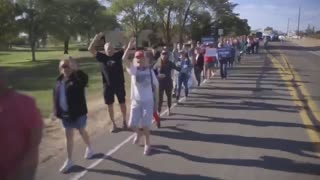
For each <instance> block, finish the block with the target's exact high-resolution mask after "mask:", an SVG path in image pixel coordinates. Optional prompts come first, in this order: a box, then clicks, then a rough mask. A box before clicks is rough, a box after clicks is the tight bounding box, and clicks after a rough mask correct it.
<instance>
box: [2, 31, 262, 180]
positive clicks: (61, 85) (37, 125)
mask: <svg viewBox="0 0 320 180" xmlns="http://www.w3.org/2000/svg"><path fill="white" fill-rule="evenodd" d="M101 39H106V38H105V37H104V34H103V33H99V34H97V35H96V36H95V37H94V38H93V40H92V42H91V44H90V46H89V48H88V50H89V52H90V53H91V54H92V55H93V56H94V57H95V59H96V60H97V61H98V62H99V64H100V68H101V75H102V83H103V98H104V101H105V104H106V105H107V109H108V113H109V117H110V120H111V122H112V128H111V132H116V131H118V130H119V129H118V127H117V125H116V122H115V117H114V107H113V105H114V102H115V96H116V97H117V100H118V103H119V104H120V109H121V112H122V120H123V121H122V128H123V129H128V128H130V129H131V130H133V131H134V133H135V138H134V140H133V144H139V143H140V140H141V138H143V137H144V150H143V153H144V154H145V155H148V154H149V153H150V150H151V140H150V128H151V126H152V124H153V121H154V122H155V123H156V126H157V127H158V128H160V127H161V120H160V117H159V114H160V113H161V112H162V105H163V100H164V94H166V97H167V107H168V115H169V116H170V115H171V106H172V98H175V99H176V102H177V103H179V101H180V99H181V96H182V94H181V92H182V90H183V89H184V96H185V97H188V95H189V91H190V90H189V89H190V87H192V86H193V85H197V86H200V84H201V82H202V81H203V80H205V79H210V78H212V77H213V76H214V75H215V73H216V70H218V69H219V68H220V75H221V78H222V79H227V69H228V68H232V67H233V65H234V63H235V61H237V62H238V63H240V62H241V56H242V54H245V53H246V54H252V53H258V51H259V40H257V39H256V38H254V37H251V36H248V37H247V36H241V37H233V38H223V39H222V38H221V39H220V40H219V41H217V42H209V43H205V42H196V43H194V42H191V43H189V44H188V43H185V44H180V43H178V44H176V45H174V46H173V47H168V46H163V47H159V46H153V47H152V48H150V49H149V48H137V47H136V46H135V45H136V42H135V39H134V38H132V39H131V40H130V42H129V43H128V45H127V46H126V47H125V48H124V49H121V50H118V51H115V48H114V47H113V45H112V43H110V42H106V43H105V44H104V48H103V49H104V50H102V51H98V50H97V48H96V47H97V45H98V43H99V41H101ZM123 65H124V67H123ZM58 68H59V71H60V74H59V76H58V77H57V79H56V84H55V87H54V91H53V103H54V115H55V116H56V117H57V118H58V119H61V122H62V125H63V127H64V128H65V136H66V150H67V159H66V161H65V162H64V164H63V165H62V167H61V168H60V171H61V172H67V171H68V170H70V168H71V167H72V166H73V165H74V163H73V158H72V152H73V136H74V130H77V131H78V132H79V133H80V135H81V137H82V139H83V141H84V143H85V144H86V146H87V148H86V150H85V155H84V157H85V158H87V159H90V158H92V156H93V155H94V150H93V148H92V145H91V142H90V138H89V135H88V133H87V131H86V124H87V113H88V108H87V102H86V95H85V92H86V90H85V88H86V87H87V86H88V84H89V75H88V74H86V73H85V72H83V71H82V70H81V69H80V67H79V66H78V64H77V62H76V61H75V60H74V59H72V58H71V57H70V58H67V59H63V60H61V62H60V64H59V67H58ZM124 69H125V70H126V71H127V72H128V74H129V75H130V77H131V92H130V103H131V105H130V110H129V113H130V116H129V119H128V121H127V119H126V117H127V108H126V90H125V83H126V82H125V78H124V77H125V76H124ZM2 71H3V70H2V69H1V68H0V77H1V79H0V116H1V117H4V118H2V119H3V121H1V126H0V128H1V130H0V133H2V135H1V136H0V138H1V143H2V145H3V146H2V147H4V148H10V149H4V150H5V152H9V151H10V152H11V153H10V156H6V157H5V159H4V160H1V163H0V169H1V170H3V169H5V170H6V171H4V174H0V175H1V177H7V178H5V179H19V177H30V178H29V179H32V177H33V176H34V172H35V169H36V167H37V160H38V155H39V154H38V149H39V144H40V140H41V130H42V128H43V123H42V120H41V115H40V112H39V110H38V109H37V107H36V106H35V103H34V100H32V99H31V98H29V97H27V96H25V95H21V94H19V93H17V92H16V91H14V90H12V89H10V88H9V87H8V86H7V85H6V83H5V78H4V77H5V76H4V74H3V73H1V72H2ZM22 106H23V107H22ZM10 109H15V113H12V112H11V111H10ZM25 120H28V122H24V121H25ZM16 125H19V132H21V133H23V134H24V136H23V137H24V138H23V139H21V138H18V137H17V136H18V134H16V133H14V134H13V133H12V131H11V127H12V126H16ZM13 142H14V143H13ZM17 142H19V143H17ZM1 149H3V148H1ZM2 172H3V171H1V173H2ZM18 176H19V177H18ZM27 179H28V178H27Z"/></svg>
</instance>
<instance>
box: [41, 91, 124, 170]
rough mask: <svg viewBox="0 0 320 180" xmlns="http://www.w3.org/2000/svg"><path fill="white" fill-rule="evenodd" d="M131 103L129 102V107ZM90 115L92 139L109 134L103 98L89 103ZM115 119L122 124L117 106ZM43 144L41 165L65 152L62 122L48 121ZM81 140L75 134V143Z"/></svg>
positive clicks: (109, 125)
mask: <svg viewBox="0 0 320 180" xmlns="http://www.w3.org/2000/svg"><path fill="white" fill-rule="evenodd" d="M128 104H130V102H127V105H128ZM88 108H89V114H88V124H87V131H88V133H89V135H90V137H93V136H95V135H96V134H100V133H102V132H109V129H110V128H111V121H110V118H109V114H108V111H107V107H106V105H105V104H104V101H103V99H102V97H101V98H100V99H95V100H94V99H91V100H89V102H88ZM114 110H115V119H116V122H117V124H118V125H121V124H122V114H121V111H120V108H119V106H118V105H117V104H115V107H114ZM45 121H46V124H45V129H44V133H43V139H42V143H41V144H40V164H42V163H46V162H48V161H50V160H52V159H53V158H54V157H56V156H57V155H58V154H59V153H61V151H65V134H64V129H63V127H62V125H61V122H60V120H55V121H51V120H49V119H46V120H45ZM79 138H80V136H79V134H78V133H75V141H77V140H78V139H79Z"/></svg>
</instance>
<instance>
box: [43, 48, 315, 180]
mask: <svg viewBox="0 0 320 180" xmlns="http://www.w3.org/2000/svg"><path fill="white" fill-rule="evenodd" d="M275 50H276V49H275V48H273V49H272V51H275ZM282 50H283V49H282ZM288 52H290V53H292V56H294V55H293V54H294V53H296V55H299V56H298V57H300V58H301V56H300V54H302V55H303V52H298V50H293V51H290V50H288ZM308 57H312V55H308ZM314 58H316V57H314ZM289 59H291V57H290V56H289ZM292 62H294V60H293V61H292ZM295 62H298V60H296V61H295ZM312 62H313V61H312ZM300 63H301V62H300ZM313 63H315V64H314V66H316V65H319V63H318V62H313ZM302 64H305V63H302ZM277 66H278V65H277V63H276V61H275V60H272V59H271V58H269V57H268V56H267V55H266V53H261V54H260V55H249V56H246V57H245V58H244V60H243V63H242V64H241V65H237V66H236V67H235V68H234V69H233V70H231V72H230V77H229V78H228V80H221V79H220V78H218V77H216V78H215V79H213V80H210V81H208V82H207V83H205V84H203V85H202V86H201V87H199V88H197V89H195V90H194V91H193V92H192V93H191V95H190V97H188V98H187V100H186V101H184V102H183V103H182V104H181V105H178V106H176V107H174V109H173V113H174V114H173V115H172V116H170V117H167V116H163V118H164V119H165V120H164V121H163V123H162V124H163V128H161V129H159V130H157V129H155V130H154V131H153V132H152V143H153V152H152V154H151V156H149V157H146V156H144V155H143V154H142V151H143V147H141V146H136V145H132V144H131V141H132V137H131V134H132V133H130V132H121V133H118V134H112V135H108V136H107V135H106V134H101V135H99V136H96V137H93V144H94V146H95V149H96V150H97V151H98V152H101V153H100V154H98V155H97V156H96V157H95V159H93V160H90V161H85V160H83V158H82V156H83V153H84V152H83V151H84V147H83V145H82V144H81V143H79V144H77V148H76V149H77V151H76V153H75V155H74V157H75V158H77V160H76V162H77V164H78V165H79V166H77V167H75V168H73V170H72V172H70V173H69V174H59V173H58V169H59V167H60V165H61V164H62V163H63V160H64V159H63V156H64V155H61V156H59V157H55V158H54V160H52V161H50V162H48V163H47V164H45V165H42V166H41V167H40V168H39V170H38V174H37V180H56V179H59V180H69V179H72V180H78V179H84V180H102V179H107V180H109V179H110V180H122V179H135V180H138V179H139V180H140V179H148V180H157V179H159V180H160V179H161V180H163V179H183V180H188V179H190V180H191V179H192V180H193V179H204V180H218V179H228V180H234V179H237V180H257V179H259V180H270V179H275V180H301V179H303V180H319V179H320V156H319V153H320V152H318V151H317V149H316V147H317V145H319V144H320V142H319V141H318V140H319V131H317V129H315V127H314V125H313V124H308V123H306V122H307V121H305V119H304V116H302V113H303V112H305V111H307V109H304V108H303V107H301V106H299V104H297V102H300V101H299V99H296V97H294V96H293V95H292V91H293V90H292V88H289V87H290V86H289V85H290V84H289V81H288V80H287V79H286V78H285V77H284V74H286V72H281V71H280V69H279V68H278V67H277ZM305 66H306V65H304V67H305ZM311 66H312V65H308V66H307V67H310V68H311ZM307 67H306V68H307ZM299 68H301V67H299ZM312 69H313V70H315V71H316V68H315V67H312ZM318 69H319V66H318ZM299 73H300V72H299ZM312 73H314V72H313V71H310V73H309V74H312ZM303 75H304V73H303V74H302V77H304V76H303ZM312 77H313V76H311V75H310V76H306V77H304V78H307V80H305V81H310V82H311V81H312V80H313V79H312ZM318 77H319V76H318ZM311 84H312V83H310V87H311V88H312V87H317V85H314V86H313V85H311ZM310 87H309V88H310ZM310 92H313V93H314V94H313V95H314V96H317V94H316V91H310ZM318 92H320V91H318ZM88 167H89V168H88Z"/></svg>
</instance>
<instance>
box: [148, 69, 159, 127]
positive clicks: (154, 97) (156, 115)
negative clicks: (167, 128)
mask: <svg viewBox="0 0 320 180" xmlns="http://www.w3.org/2000/svg"><path fill="white" fill-rule="evenodd" d="M149 72H150V78H151V89H152V94H153V103H154V104H153V118H154V120H155V121H156V122H158V123H159V122H160V116H159V114H158V112H157V107H158V103H157V93H156V90H155V88H154V86H153V76H152V70H151V68H149Z"/></svg>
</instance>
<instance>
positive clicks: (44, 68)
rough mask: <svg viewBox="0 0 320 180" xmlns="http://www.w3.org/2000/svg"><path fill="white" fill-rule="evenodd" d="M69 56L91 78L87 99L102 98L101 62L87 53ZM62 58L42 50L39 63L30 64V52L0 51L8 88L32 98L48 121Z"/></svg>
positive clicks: (39, 53) (49, 51)
mask: <svg viewBox="0 0 320 180" xmlns="http://www.w3.org/2000/svg"><path fill="white" fill-rule="evenodd" d="M69 55H72V56H74V57H77V62H79V64H80V68H81V69H82V70H84V71H85V72H86V73H88V75H89V88H88V91H87V92H88V98H89V99H95V98H102V94H101V93H102V82H101V74H100V67H99V64H98V62H97V61H95V60H94V58H93V57H91V55H90V54H89V53H88V52H79V51H77V50H71V51H70V52H69ZM63 56H64V55H63V51H62V50H59V51H56V50H48V51H45V50H43V51H38V52H37V53H36V57H37V61H36V62H31V52H27V51H26V52H24V51H0V66H4V67H5V70H6V72H7V74H8V75H9V84H10V85H11V86H12V87H14V88H15V89H17V90H19V91H21V92H24V93H26V94H29V95H31V96H33V97H34V98H35V99H36V100H37V104H38V106H39V107H40V109H41V112H42V115H43V116H44V117H48V116H49V114H50V113H51V112H52V88H53V87H54V84H55V80H56V77H57V76H58V74H59V72H58V64H59V60H60V59H61V58H62V57H63ZM128 84H130V83H127V85H128ZM127 87H128V86H127Z"/></svg>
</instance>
